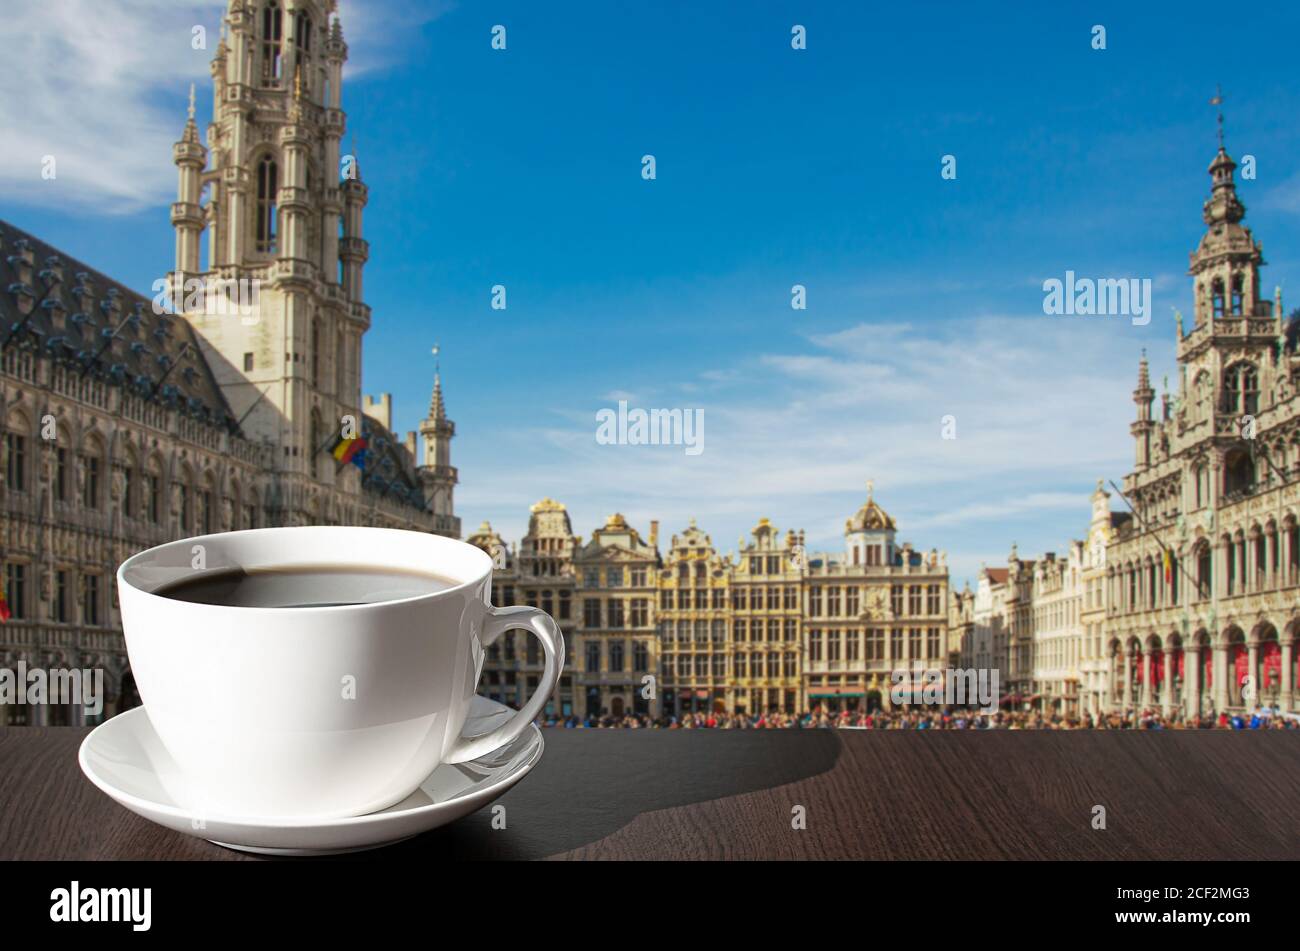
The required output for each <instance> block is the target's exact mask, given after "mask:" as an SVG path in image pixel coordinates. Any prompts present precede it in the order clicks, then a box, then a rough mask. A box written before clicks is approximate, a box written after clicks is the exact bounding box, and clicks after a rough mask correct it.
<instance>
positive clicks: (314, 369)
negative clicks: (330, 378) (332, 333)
mask: <svg viewBox="0 0 1300 951" xmlns="http://www.w3.org/2000/svg"><path fill="white" fill-rule="evenodd" d="M320 382H321V381H320V318H319V317H313V318H312V321H311V385H312V386H320Z"/></svg>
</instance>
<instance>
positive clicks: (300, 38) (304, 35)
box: [293, 10, 311, 59]
mask: <svg viewBox="0 0 1300 951" xmlns="http://www.w3.org/2000/svg"><path fill="white" fill-rule="evenodd" d="M293 45H294V46H296V47H297V48H298V50H299V51H300V52H301V53H302V57H303V58H304V59H306V58H307V57H308V56H310V55H311V16H310V15H308V13H307V11H306V10H299V11H298V15H297V16H296V17H295V18H294V24H293Z"/></svg>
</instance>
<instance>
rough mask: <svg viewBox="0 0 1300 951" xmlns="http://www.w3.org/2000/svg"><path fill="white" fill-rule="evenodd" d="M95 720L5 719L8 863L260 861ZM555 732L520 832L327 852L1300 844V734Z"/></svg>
mask: <svg viewBox="0 0 1300 951" xmlns="http://www.w3.org/2000/svg"><path fill="white" fill-rule="evenodd" d="M86 733H87V730H85V729H77V728H70V727H64V728H60V727H51V728H5V729H0V804H2V807H0V859H194V860H217V861H226V860H252V861H258V860H259V859H257V858H256V857H254V856H250V855H245V854H243V853H239V852H233V851H230V850H227V849H224V848H221V847H219V846H216V845H212V844H210V843H208V842H205V841H203V840H201V839H196V838H192V837H189V836H185V835H181V834H178V833H175V832H171V831H168V830H166V829H163V828H161V827H159V826H156V825H154V824H152V823H150V822H148V821H146V820H144V819H141V818H139V817H137V816H135V815H133V814H132V813H129V812H127V811H126V810H125V809H122V808H121V807H120V806H118V805H117V804H116V803H114V802H113V801H112V800H110V799H109V798H108V797H107V796H105V795H104V794H103V793H101V792H99V790H97V789H96V788H95V787H94V786H92V785H91V783H90V781H89V780H87V779H86V778H85V777H84V776H82V774H81V771H80V769H79V767H78V765H77V747H78V746H79V744H80V742H81V740H82V739H83V738H84V736H85V735H86ZM545 736H546V744H547V747H546V755H545V757H544V758H543V760H542V762H541V763H540V764H539V765H538V766H537V768H536V769H535V770H534V771H533V773H532V774H531V775H529V776H528V777H527V778H526V779H524V781H523V782H522V783H520V784H519V785H518V786H516V787H515V788H514V789H512V790H511V791H510V792H508V793H507V794H506V795H505V796H504V797H502V799H501V800H499V801H500V802H501V803H502V804H504V805H505V806H506V817H507V825H506V828H505V829H503V830H496V829H493V828H492V827H491V824H490V822H491V815H490V813H489V812H488V811H487V810H486V809H485V810H480V811H479V812H477V813H475V814H474V815H472V816H469V817H467V818H465V819H462V820H461V821H460V822H457V823H454V824H453V825H451V826H447V827H444V828H442V829H438V830H435V831H433V832H430V833H428V834H426V835H423V836H420V837H418V838H416V839H413V840H410V841H409V842H405V843H402V844H400V845H396V846H392V847H390V848H386V849H380V850H376V851H373V852H365V853H357V854H354V855H351V856H339V857H335V858H330V859H324V860H319V859H317V860H311V861H362V862H368V861H386V860H394V859H402V860H406V859H412V858H414V859H421V858H430V857H442V858H447V857H451V858H465V859H493V858H498V859H537V858H556V859H654V860H682V859H724V860H725V859H976V860H988V859H995V860H996V859H1066V860H1076V859H1085V860H1090V859H1091V860H1096V859H1103V860H1105V859H1242V860H1247V859H1297V858H1300V823H1298V822H1297V821H1296V814H1295V802H1296V789H1297V788H1300V733H1297V732H1285V733H1284V732H1275V733H1263V732H1260V733H1230V732H1218V731H1206V732H1192V731H1186V732H1183V731H1170V732H1117V731H1097V732H1091V731H1074V732H1016V731H1008V732H983V733H967V732H958V731H953V732H919V733H918V732H911V731H832V730H791V731H759V730H754V731H709V730H692V731H650V730H644V731H600V730H589V731H588V730H547V731H546V733H545ZM1097 805H1101V806H1104V807H1105V809H1106V828H1105V829H1104V830H1098V829H1094V828H1093V827H1092V817H1093V810H1094V807H1095V806H1097ZM795 807H802V812H803V815H804V816H805V817H806V828H804V829H801V830H796V829H794V828H792V822H791V819H792V815H793V811H794V810H795Z"/></svg>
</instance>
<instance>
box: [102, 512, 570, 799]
mask: <svg viewBox="0 0 1300 951" xmlns="http://www.w3.org/2000/svg"><path fill="white" fill-rule="evenodd" d="M302 565H312V566H338V567H357V568H360V569H362V570H365V569H371V570H373V569H375V568H392V569H398V570H401V571H408V572H409V571H420V572H427V573H430V574H434V575H439V576H441V577H443V578H445V579H447V580H449V581H451V582H453V586H452V587H449V588H447V589H445V590H441V591H436V592H434V593H431V594H426V595H420V596H417V597H409V598H405V599H401V600H389V601H376V602H373V603H364V604H347V605H339V606H328V607H300V608H274V607H272V608H261V607H236V606H229V605H216V604H197V603H194V602H191V601H182V600H179V599H176V598H169V597H164V596H160V595H158V594H155V593H154V592H156V591H158V590H159V589H160V588H163V587H165V586H167V585H169V584H171V583H174V582H179V581H181V580H186V579H192V578H194V577H196V575H197V574H198V573H199V572H201V571H209V572H211V571H221V570H223V569H225V570H229V569H231V568H244V569H247V570H255V569H267V568H276V567H286V566H302ZM117 584H118V591H119V599H120V603H121V607H122V626H123V628H124V629H125V632H126V646H127V653H128V654H129V656H130V661H131V671H132V673H133V674H134V676H135V682H136V686H137V688H138V690H139V692H140V698H141V700H143V702H144V707H145V710H146V711H147V712H148V715H149V719H150V721H151V722H152V723H153V727H154V729H155V730H156V731H157V734H158V736H159V738H160V739H161V740H162V742H163V745H164V746H165V747H166V749H167V752H168V753H170V754H171V756H172V757H173V758H174V759H175V761H176V764H177V766H179V767H180V770H181V772H182V773H183V774H184V776H185V779H186V781H187V783H188V786H187V788H186V789H184V790H173V791H172V792H173V793H174V794H175V795H177V796H178V797H179V798H180V801H181V804H182V805H184V806H186V807H187V808H189V809H190V810H192V811H193V812H195V814H197V815H200V816H202V815H212V816H217V815H227V816H238V817H241V818H252V817H261V818H268V819H300V818H301V819H328V818H339V817H344V816H357V815H364V814H366V813H370V812H375V811H377V810H380V809H384V808H386V807H388V806H391V805H393V804H394V803H397V802H400V801H401V800H402V799H404V798H406V797H407V796H409V795H410V794H411V793H412V792H414V791H415V789H416V788H417V787H418V786H419V784H420V782H421V781H422V780H424V778H425V777H427V776H428V775H429V773H431V772H432V771H433V769H434V768H435V767H436V766H438V765H439V764H440V763H464V762H466V761H467V760H472V759H477V758H479V757H481V756H484V755H486V754H488V753H490V752H492V751H493V750H496V749H498V748H500V747H502V746H504V745H506V744H507V743H509V742H510V741H511V740H513V739H514V738H515V737H517V736H518V735H519V734H520V733H521V732H523V730H524V729H525V728H527V726H528V724H529V723H530V722H532V720H533V718H534V717H536V716H537V714H538V713H539V712H541V709H542V706H543V705H544V704H545V703H546V700H547V698H548V697H549V696H550V695H551V692H552V691H553V690H554V688H555V685H556V682H557V680H558V679H559V675H560V671H561V669H562V668H563V666H564V640H563V638H562V636H561V634H560V631H559V628H558V627H556V625H555V622H554V621H553V620H552V619H551V618H550V617H549V616H548V615H546V614H544V613H543V612H541V611H538V610H537V609H536V608H527V607H514V608H502V609H497V608H493V607H492V606H491V604H490V603H489V599H490V595H491V590H492V560H491V558H489V557H488V555H487V554H486V553H484V552H483V551H481V550H479V549H478V548H475V547H474V546H472V545H467V544H465V543H463V542H458V541H454V540H452V539H448V538H442V537H440V536H437V535H429V534H425V533H422V532H410V531H400V530H396V529H382V528H352V527H334V526H311V527H302V528H263V529H253V530H250V531H243V532H227V533H224V534H219V535H204V536H200V537H197V538H187V539H182V540H181V541H176V542H169V543H168V544H165V545H160V546H158V547H157V548H151V549H149V550H148V551H144V552H141V553H139V554H137V555H134V556H132V557H131V558H128V559H127V560H126V561H125V562H123V563H122V566H121V567H120V568H119V569H118V572H117ZM510 628H526V629H528V630H530V631H531V632H532V633H533V634H535V635H537V638H538V640H540V641H541V642H542V648H543V651H544V653H545V670H544V671H543V673H542V676H541V682H540V683H539V684H538V686H537V689H536V690H535V691H534V692H533V695H532V697H531V698H530V699H529V700H528V702H527V703H526V704H525V705H524V707H523V709H522V710H520V711H519V712H518V713H516V714H515V715H514V717H512V718H511V719H510V720H509V721H507V722H506V723H505V724H503V725H502V726H501V727H499V728H498V729H496V730H493V731H492V732H490V733H488V734H486V735H483V736H479V737H474V738H473V739H466V738H464V737H462V736H461V735H460V731H461V727H462V725H463V724H464V722H465V716H466V713H467V712H468V710H469V704H470V698H471V697H472V696H473V694H474V691H475V689H476V688H477V686H478V679H479V674H480V673H481V671H482V668H483V649H484V648H485V647H486V646H488V645H489V644H491V643H492V642H493V641H494V640H496V638H497V637H499V636H500V635H501V633H503V632H504V631H506V630H507V629H510Z"/></svg>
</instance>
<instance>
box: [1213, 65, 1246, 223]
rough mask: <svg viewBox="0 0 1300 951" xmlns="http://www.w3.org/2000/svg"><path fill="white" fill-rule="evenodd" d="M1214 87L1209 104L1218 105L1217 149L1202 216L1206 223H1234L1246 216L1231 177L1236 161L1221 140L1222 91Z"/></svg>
mask: <svg viewBox="0 0 1300 951" xmlns="http://www.w3.org/2000/svg"><path fill="white" fill-rule="evenodd" d="M1215 89H1216V91H1215V94H1214V98H1213V99H1211V100H1210V105H1212V106H1219V107H1220V110H1219V131H1218V137H1219V150H1218V151H1217V152H1215V154H1214V160H1213V161H1212V162H1210V169H1209V171H1210V182H1211V184H1210V198H1209V200H1208V201H1206V202H1205V209H1204V217H1205V223H1206V224H1207V225H1217V224H1222V223H1224V222H1229V223H1233V224H1235V223H1236V222H1238V221H1240V220H1241V219H1242V218H1244V217H1246V206H1245V205H1243V204H1242V203H1241V202H1240V201H1239V200H1238V198H1237V185H1236V182H1235V181H1234V179H1233V172H1234V171H1235V170H1236V168H1237V163H1236V162H1234V161H1233V160H1232V157H1231V156H1230V155H1228V150H1227V147H1226V146H1225V145H1224V142H1223V110H1222V106H1223V92H1222V90H1219V89H1218V87H1215Z"/></svg>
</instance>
